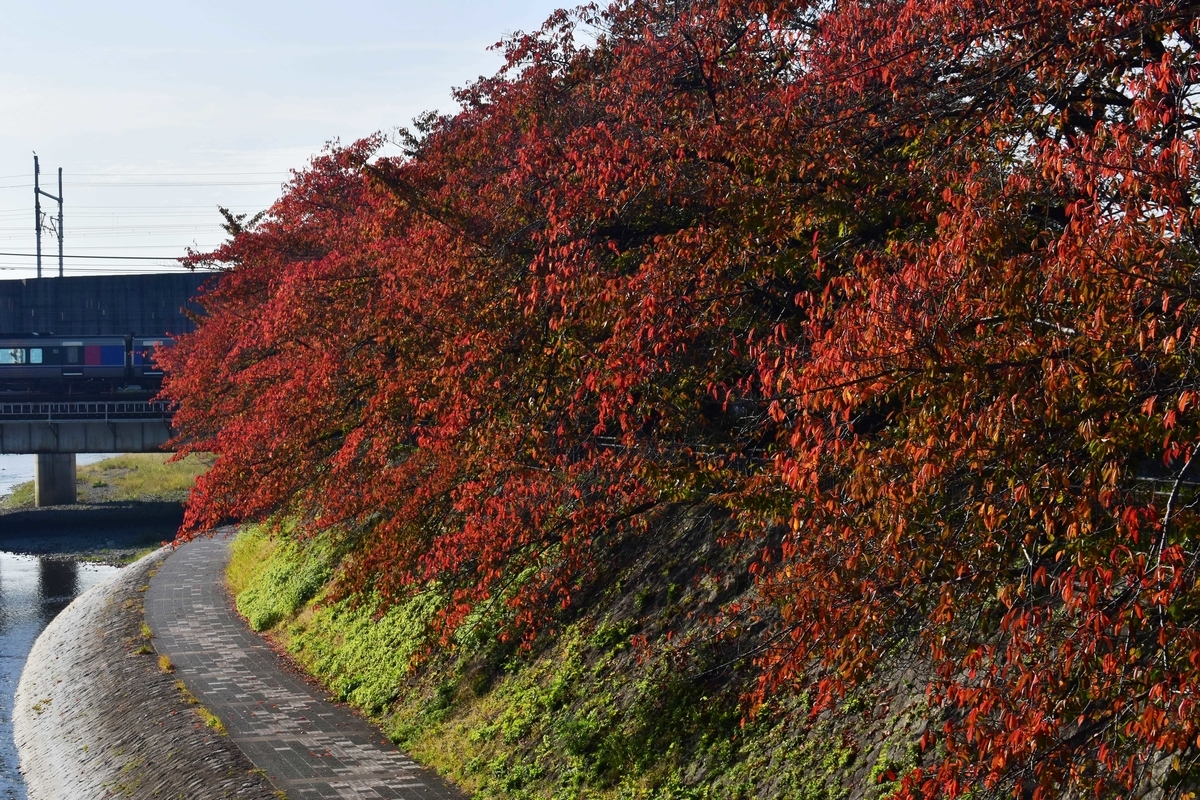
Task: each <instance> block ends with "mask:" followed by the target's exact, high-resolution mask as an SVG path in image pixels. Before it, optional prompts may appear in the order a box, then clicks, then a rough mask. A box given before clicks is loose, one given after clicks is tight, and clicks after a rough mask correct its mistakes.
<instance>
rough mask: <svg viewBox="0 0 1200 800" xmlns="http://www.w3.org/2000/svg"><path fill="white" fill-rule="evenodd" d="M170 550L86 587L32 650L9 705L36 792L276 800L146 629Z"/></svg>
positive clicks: (41, 795) (70, 797)
mask: <svg viewBox="0 0 1200 800" xmlns="http://www.w3.org/2000/svg"><path fill="white" fill-rule="evenodd" d="M163 555H164V554H163V553H161V552H160V553H157V554H154V555H151V556H147V557H146V558H144V559H142V560H141V561H139V562H138V563H136V564H133V565H131V566H129V567H127V568H126V569H123V570H121V571H120V572H118V573H116V574H115V575H113V576H112V577H111V578H108V579H107V580H105V581H103V582H101V583H99V584H97V585H96V586H94V587H92V588H91V589H90V590H88V591H87V592H85V593H84V594H83V595H81V596H80V597H79V598H77V599H76V600H75V602H73V603H71V605H69V606H68V607H67V608H66V610H64V611H63V612H62V613H61V614H59V615H58V616H57V617H55V619H54V620H53V621H52V622H51V623H50V624H49V625H48V626H47V627H46V630H45V631H43V632H42V635H41V636H40V637H39V638H38V640H37V642H36V644H34V646H33V650H32V651H30V654H29V659H28V660H27V661H26V663H25V670H24V672H23V673H22V674H21V681H20V684H19V686H18V687H17V695H16V699H15V700H14V703H13V727H14V735H15V739H16V744H17V750H18V753H19V754H20V759H21V772H22V773H23V774H24V776H25V782H26V785H27V787H28V793H29V798H30V800H98V798H132V800H139V799H140V798H145V799H146V800H149V798H157V799H158V800H198V798H205V799H206V800H207V798H237V800H272V799H273V798H275V797H276V795H275V792H274V787H273V786H271V785H270V784H269V783H268V782H267V781H266V780H265V779H264V778H263V776H262V775H261V774H260V773H258V772H257V771H255V769H254V765H253V764H251V763H250V761H249V760H247V758H246V756H245V755H243V754H242V753H241V752H240V751H239V750H238V749H237V748H236V747H235V746H233V745H232V744H230V742H229V740H228V739H227V738H226V737H224V736H219V735H217V734H216V733H215V732H213V731H212V730H210V729H209V728H207V727H205V726H204V725H203V724H202V722H201V720H200V718H199V717H198V716H197V715H196V714H195V713H194V707H193V706H192V705H190V704H188V703H187V702H185V700H184V698H183V696H182V695H181V693H180V692H179V690H178V689H177V688H176V686H175V679H174V677H173V676H171V675H168V674H164V673H163V672H161V671H160V670H159V668H158V664H157V659H156V658H155V656H154V654H153V651H152V650H151V649H150V647H149V646H148V642H147V641H146V639H145V637H144V636H143V633H142V630H141V627H142V621H143V616H142V600H143V596H144V595H143V591H144V589H145V585H146V582H147V580H149V573H150V572H152V571H153V569H154V568H155V567H156V566H157V565H158V563H159V562H160V561H161V560H162V558H163Z"/></svg>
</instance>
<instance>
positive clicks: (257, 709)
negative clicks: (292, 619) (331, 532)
mask: <svg viewBox="0 0 1200 800" xmlns="http://www.w3.org/2000/svg"><path fill="white" fill-rule="evenodd" d="M228 547H229V542H228V539H226V538H223V537H218V538H214V539H203V540H199V541H196V542H192V543H190V544H187V545H184V546H182V547H180V548H179V549H177V550H176V551H175V552H174V553H173V554H172V555H171V556H170V557H169V558H168V559H167V560H166V562H165V564H164V565H163V566H162V567H161V568H160V569H159V571H158V573H157V574H156V575H155V577H154V579H153V580H152V581H151V584H150V591H149V592H148V593H147V595H146V621H147V622H148V623H149V625H150V628H151V630H152V631H153V632H154V635H155V639H154V644H155V647H156V648H157V649H158V651H159V652H160V653H165V654H167V655H169V656H170V658H171V660H172V661H173V662H174V664H175V667H176V672H177V675H178V676H179V677H180V678H182V679H183V681H184V682H185V683H186V684H187V685H188V688H189V689H190V690H191V691H192V692H193V693H194V694H195V695H196V696H197V697H198V698H199V699H200V702H201V703H202V704H204V706H206V707H207V708H209V709H210V710H212V711H213V712H214V713H216V715H217V716H218V717H220V719H221V721H222V722H223V723H224V724H225V727H226V728H227V729H228V731H229V738H230V739H231V740H232V741H233V742H234V743H235V744H236V745H237V746H238V747H239V748H240V749H241V750H242V752H243V753H245V754H246V756H247V757H249V759H250V760H251V761H252V762H254V764H255V765H256V766H257V767H258V768H260V769H262V770H263V771H264V772H265V773H266V774H267V775H268V776H269V777H270V779H271V781H272V783H274V784H275V785H276V786H277V787H279V788H280V789H282V790H283V791H284V792H285V793H286V794H287V797H288V798H289V800H309V798H313V799H315V798H347V800H349V799H351V798H352V799H353V800H360V799H362V800H365V799H366V798H399V799H400V800H417V799H418V798H419V799H420V800H465V795H464V794H463V793H461V792H459V791H458V790H456V789H453V788H452V787H449V786H448V785H447V784H445V783H444V782H442V781H441V780H440V779H439V778H438V777H437V776H436V775H434V774H432V773H430V772H429V771H427V770H424V769H422V768H421V767H419V766H417V764H415V763H414V762H413V761H412V760H411V759H410V758H408V757H407V756H405V755H404V754H403V753H401V752H399V751H398V750H396V749H395V748H394V747H393V746H392V745H391V744H390V743H389V742H388V741H387V739H386V738H384V736H383V734H382V733H381V732H380V731H379V730H378V729H377V728H376V727H375V726H373V725H371V724H370V723H368V722H366V721H365V720H363V719H362V718H360V717H358V716H357V715H355V714H354V713H353V712H352V711H350V710H349V709H348V708H346V707H345V706H342V705H338V704H334V703H331V702H329V701H328V700H326V699H324V697H323V694H322V693H321V692H320V691H319V690H317V689H315V688H314V687H313V686H312V685H310V684H309V683H308V682H306V681H304V680H302V679H300V678H299V677H297V676H295V675H294V674H292V672H291V670H290V668H289V666H288V665H287V664H286V663H285V662H284V660H283V659H282V658H281V657H280V656H279V655H278V654H276V653H275V652H274V651H272V650H271V648H270V647H268V646H267V645H266V644H265V643H264V642H263V640H262V638H261V637H260V636H258V634H256V633H254V632H253V631H251V630H250V629H249V627H248V626H247V625H246V623H245V622H244V621H243V620H242V619H241V618H240V617H239V616H238V615H237V614H236V613H235V612H234V611H233V610H232V609H231V608H230V601H229V596H228V592H227V591H226V589H225V581H224V568H225V564H226V562H227V560H228Z"/></svg>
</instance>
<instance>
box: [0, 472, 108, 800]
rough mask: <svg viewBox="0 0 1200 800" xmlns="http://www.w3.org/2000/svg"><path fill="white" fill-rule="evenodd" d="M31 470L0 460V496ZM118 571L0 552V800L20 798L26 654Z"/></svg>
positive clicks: (1, 522) (30, 475) (0, 523)
mask: <svg viewBox="0 0 1200 800" xmlns="http://www.w3.org/2000/svg"><path fill="white" fill-rule="evenodd" d="M108 455H109V454H89V455H80V456H78V460H77V463H79V464H90V463H94V462H96V461H100V460H101V459H104V458H107V457H108ZM33 464H34V456H25V455H22V456H15V455H0V496H3V495H7V494H8V493H9V492H11V491H12V489H13V487H14V486H16V485H18V484H20V483H24V482H26V481H30V480H33ZM3 525H4V519H3V518H2V517H0V526H3ZM0 532H2V531H0ZM39 549H43V548H39ZM117 569H118V567H114V566H109V565H107V564H93V563H87V562H79V561H75V560H72V559H71V558H62V557H55V556H54V555H37V556H34V555H22V554H20V553H11V552H7V551H3V550H0V798H2V799H3V800H9V798H20V800H24V798H25V785H24V783H23V782H22V780H21V774H20V773H19V772H18V771H17V751H16V746H15V745H14V744H13V733H12V705H13V693H14V692H16V690H17V680H18V679H19V678H20V677H21V669H22V668H23V667H24V666H25V658H26V657H27V656H28V655H29V649H30V648H31V647H33V642H34V640H35V639H37V637H38V634H40V633H41V632H42V629H43V628H45V627H46V625H47V624H49V622H50V620H52V619H54V617H55V615H56V614H58V612H60V611H62V610H63V609H64V608H66V607H67V604H68V603H70V602H71V600H73V599H74V598H75V597H76V596H78V595H79V594H81V593H82V592H85V591H87V590H88V589H89V588H91V587H92V586H94V585H95V584H96V583H98V582H99V581H101V580H102V579H104V578H105V577H107V576H109V575H111V574H112V573H114V572H116V571H117Z"/></svg>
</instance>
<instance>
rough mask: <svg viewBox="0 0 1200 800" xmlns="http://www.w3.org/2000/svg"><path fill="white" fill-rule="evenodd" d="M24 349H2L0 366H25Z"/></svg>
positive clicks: (0, 350) (0, 351)
mask: <svg viewBox="0 0 1200 800" xmlns="http://www.w3.org/2000/svg"><path fill="white" fill-rule="evenodd" d="M24 363H25V348H24V347H0V364H24Z"/></svg>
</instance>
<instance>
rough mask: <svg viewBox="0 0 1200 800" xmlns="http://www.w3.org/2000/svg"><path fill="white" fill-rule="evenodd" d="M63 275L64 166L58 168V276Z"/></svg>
mask: <svg viewBox="0 0 1200 800" xmlns="http://www.w3.org/2000/svg"><path fill="white" fill-rule="evenodd" d="M62 276H63V190H62V167H59V168H58V277H60V278H61V277H62Z"/></svg>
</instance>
